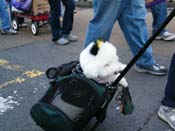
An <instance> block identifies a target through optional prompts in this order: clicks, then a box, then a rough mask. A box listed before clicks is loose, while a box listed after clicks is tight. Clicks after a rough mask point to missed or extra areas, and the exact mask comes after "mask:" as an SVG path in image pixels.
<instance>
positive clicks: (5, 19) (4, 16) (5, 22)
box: [0, 0, 11, 31]
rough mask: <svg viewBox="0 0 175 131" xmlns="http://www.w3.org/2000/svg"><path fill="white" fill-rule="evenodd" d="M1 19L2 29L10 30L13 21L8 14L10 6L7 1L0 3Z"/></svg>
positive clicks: (3, 0) (2, 0)
mask: <svg viewBox="0 0 175 131" xmlns="http://www.w3.org/2000/svg"><path fill="white" fill-rule="evenodd" d="M0 17H1V29H2V30H5V31H6V30H9V29H10V28H11V19H10V16H9V13H8V6H7V3H6V1H5V0H1V2H0Z"/></svg>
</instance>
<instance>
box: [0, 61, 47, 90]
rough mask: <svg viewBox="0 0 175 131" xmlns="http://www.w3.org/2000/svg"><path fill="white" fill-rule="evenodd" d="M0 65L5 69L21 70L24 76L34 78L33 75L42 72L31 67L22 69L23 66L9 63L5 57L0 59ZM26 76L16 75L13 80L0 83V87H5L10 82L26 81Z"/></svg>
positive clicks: (36, 75)
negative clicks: (30, 68) (27, 69)
mask: <svg viewBox="0 0 175 131" xmlns="http://www.w3.org/2000/svg"><path fill="white" fill-rule="evenodd" d="M0 67H2V68H4V69H7V70H15V71H21V72H22V75H23V76H25V77H26V78H30V79H32V78H35V77H39V76H41V75H43V74H44V72H41V71H39V70H36V69H32V70H29V71H24V70H23V69H22V68H23V66H20V65H14V64H10V62H9V61H8V60H5V59H0ZM26 78H23V77H17V78H16V79H14V80H10V81H7V82H5V83H3V84H1V85H0V89H1V88H4V87H7V86H9V85H11V84H20V83H23V82H25V81H26Z"/></svg>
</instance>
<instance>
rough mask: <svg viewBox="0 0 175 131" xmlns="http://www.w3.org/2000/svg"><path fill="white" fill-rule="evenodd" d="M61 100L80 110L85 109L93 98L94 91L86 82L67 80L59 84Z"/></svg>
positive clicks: (73, 79) (75, 79)
mask: <svg viewBox="0 0 175 131" xmlns="http://www.w3.org/2000/svg"><path fill="white" fill-rule="evenodd" d="M59 86H60V92H61V94H62V96H61V98H62V99H63V100H64V101H65V102H67V103H69V104H72V105H75V106H77V107H80V108H85V107H87V106H88V105H89V104H90V103H91V102H92V101H93V100H94V98H95V96H96V91H95V90H94V88H93V87H92V86H91V85H90V84H89V83H88V82H86V81H84V80H82V79H77V78H68V79H65V80H63V81H61V82H60V83H59Z"/></svg>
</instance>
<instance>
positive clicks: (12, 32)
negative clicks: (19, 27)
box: [1, 29, 18, 35]
mask: <svg viewBox="0 0 175 131" xmlns="http://www.w3.org/2000/svg"><path fill="white" fill-rule="evenodd" d="M16 34H18V32H17V31H16V30H14V29H9V30H1V35H16Z"/></svg>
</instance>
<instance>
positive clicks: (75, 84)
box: [31, 73, 108, 131]
mask: <svg viewBox="0 0 175 131" xmlns="http://www.w3.org/2000/svg"><path fill="white" fill-rule="evenodd" d="M107 94H108V90H107V88H106V85H105V84H99V83H97V82H95V81H93V80H90V79H87V78H85V77H84V76H83V75H81V74H78V73H72V74H70V75H66V76H62V77H58V78H57V79H56V80H54V81H52V82H51V86H50V88H49V89H48V90H47V92H46V94H45V95H44V96H43V98H41V100H40V101H39V102H38V103H36V104H35V105H34V106H33V107H32V109H31V116H32V118H33V119H34V121H35V122H36V124H37V125H39V126H40V127H42V128H43V129H44V130H45V131H78V130H80V131H81V129H82V128H83V127H84V126H85V125H86V124H87V122H88V121H89V120H90V119H91V118H92V117H94V116H96V114H97V117H98V115H99V113H98V112H99V111H101V109H102V108H103V107H102V105H103V104H104V103H105V102H106V101H107V100H108V99H107V97H108V95H107ZM103 113H104V114H106V112H105V111H104V112H103ZM101 114H102V113H100V115H101ZM104 114H103V115H104Z"/></svg>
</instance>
